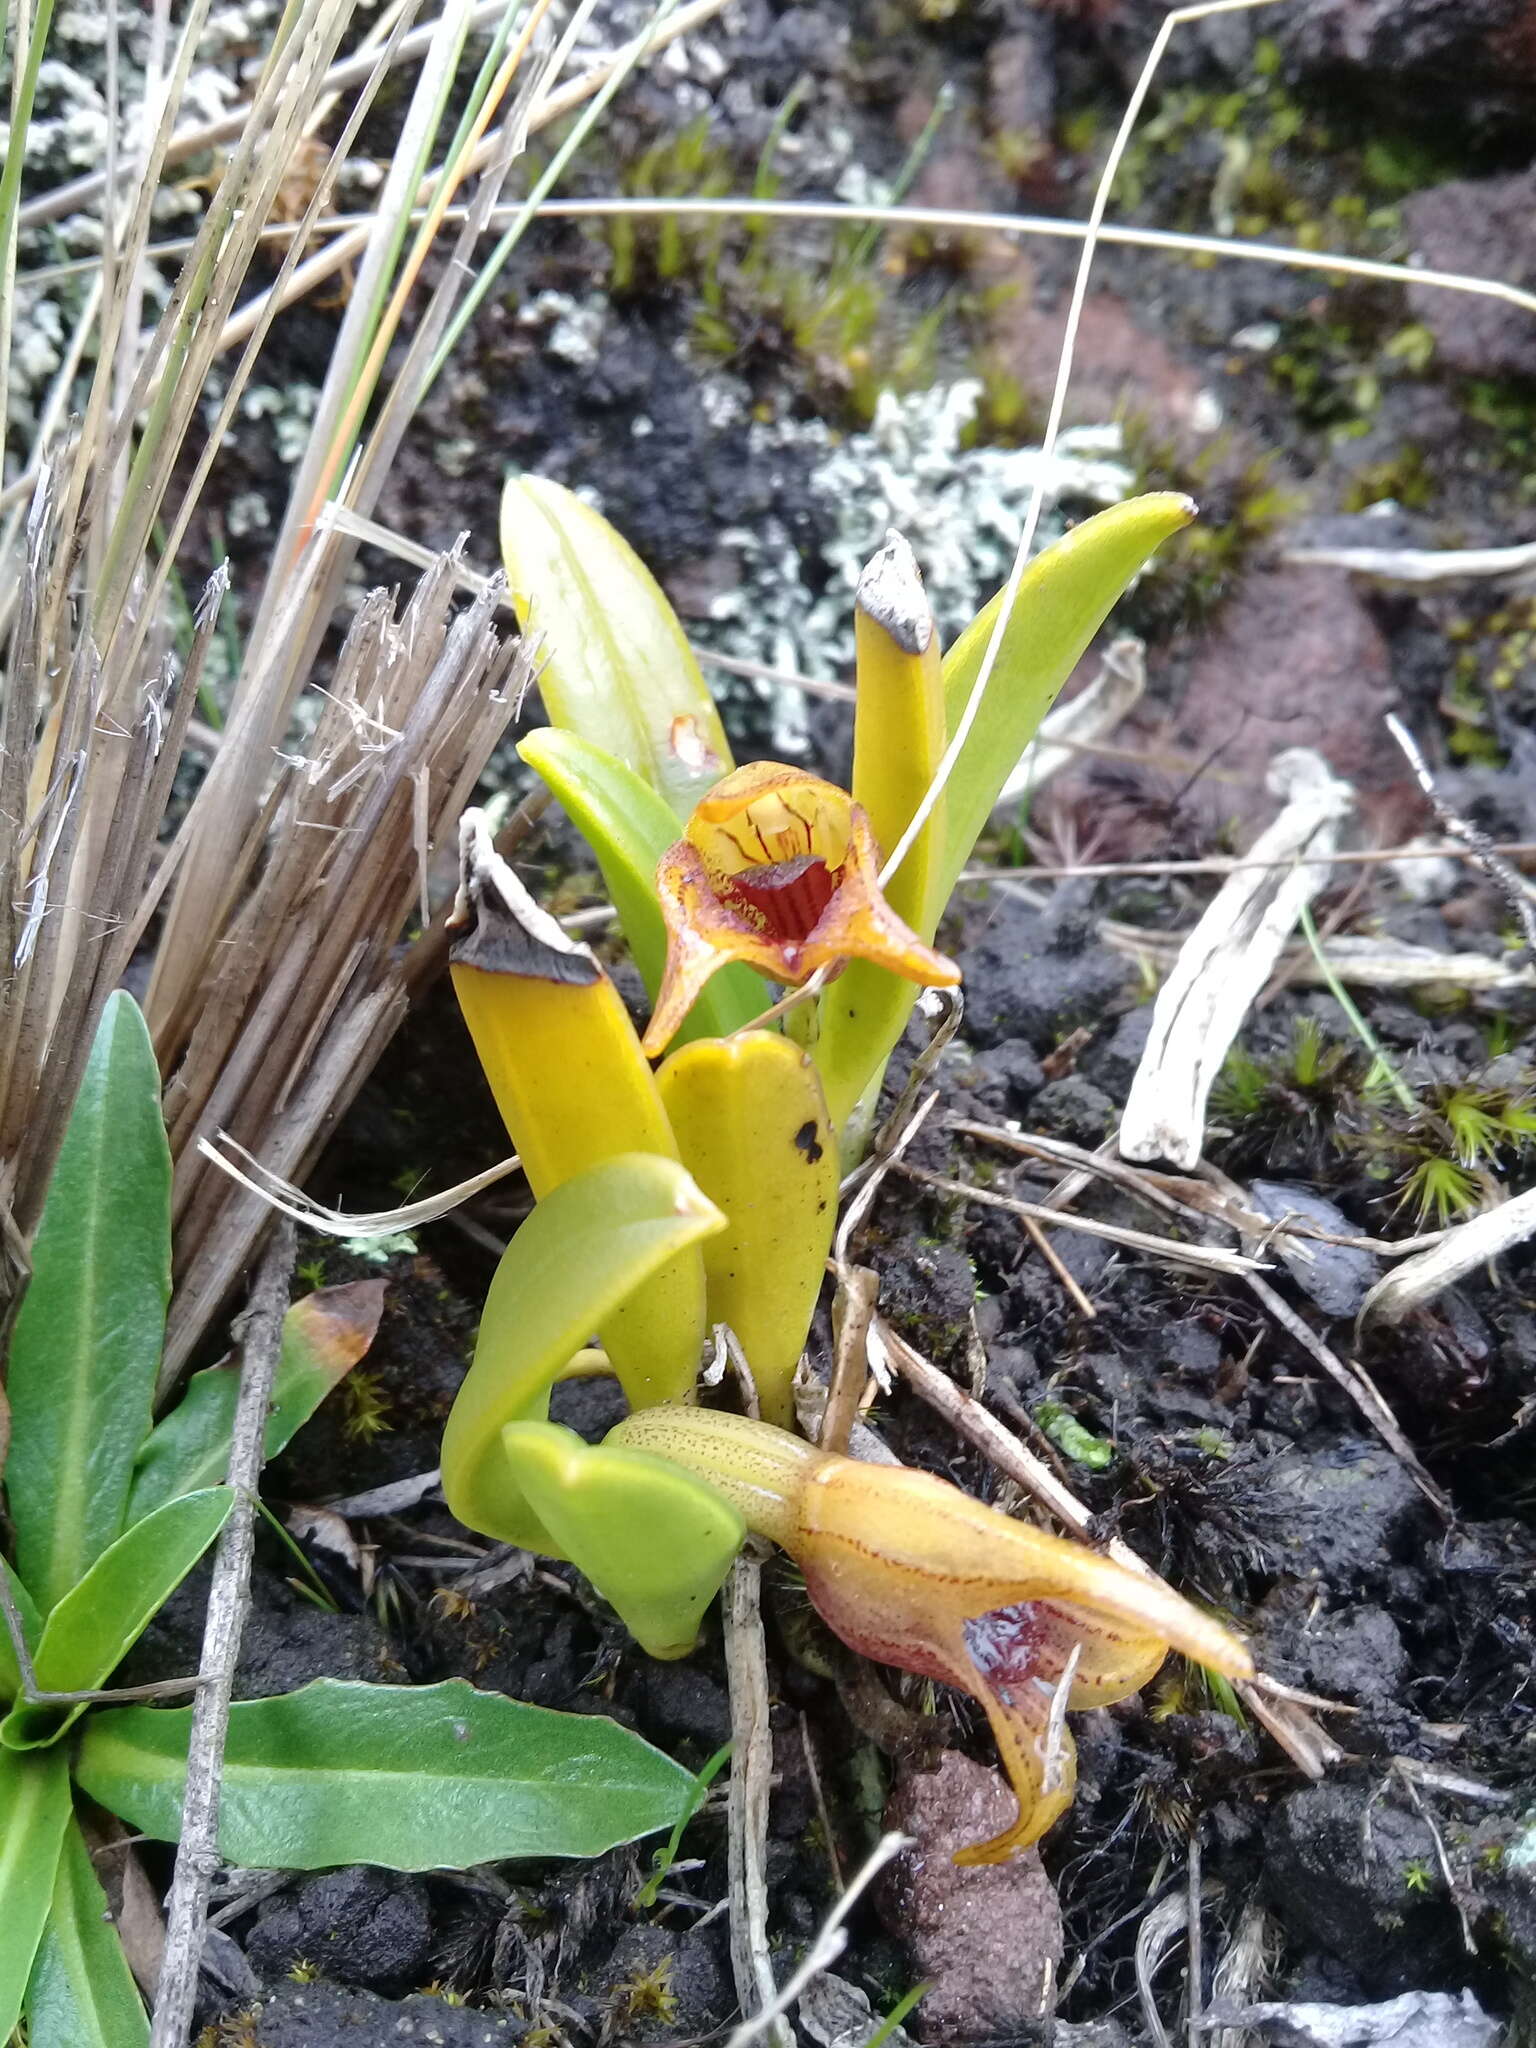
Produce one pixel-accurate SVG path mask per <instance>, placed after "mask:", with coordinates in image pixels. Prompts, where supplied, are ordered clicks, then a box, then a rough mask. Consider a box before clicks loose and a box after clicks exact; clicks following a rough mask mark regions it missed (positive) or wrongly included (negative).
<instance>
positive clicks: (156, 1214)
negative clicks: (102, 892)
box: [6, 991, 171, 1614]
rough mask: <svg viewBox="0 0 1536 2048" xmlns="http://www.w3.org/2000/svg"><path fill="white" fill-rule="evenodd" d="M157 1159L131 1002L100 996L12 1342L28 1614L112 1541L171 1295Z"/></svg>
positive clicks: (145, 1058)
mask: <svg viewBox="0 0 1536 2048" xmlns="http://www.w3.org/2000/svg"><path fill="white" fill-rule="evenodd" d="M170 1190H171V1155H170V1151H169V1148H168V1147H167V1145H166V1142H165V1126H164V1124H163V1122H162V1121H161V1116H160V1074H159V1070H158V1068H157V1067H156V1065H155V1054H154V1048H153V1046H152V1045H151V1044H150V1039H149V1032H148V1030H147V1029H146V1028H145V1024H144V1019H143V1017H142V1016H141V1015H140V1014H139V1011H138V1007H137V1005H136V1004H135V1003H134V1000H133V998H132V997H131V996H129V995H125V994H123V993H122V992H121V991H119V992H118V993H117V994H115V995H114V996H112V997H111V999H110V1000H109V1001H108V1003H107V1007H106V1011H105V1013H104V1014H103V1016H102V1020H101V1026H100V1029H99V1030H98V1031H97V1033H96V1043H95V1045H94V1046H93V1047H92V1049H91V1057H90V1060H89V1063H88V1064H87V1066H86V1070H85V1079H84V1080H83V1081H82V1083H81V1086H80V1094H79V1097H78V1099H77V1101H76V1103H75V1107H74V1112H73V1114H72V1115H71V1117H70V1121H69V1131H68V1134H67V1135H66V1137H65V1140H64V1148H63V1151H62V1152H61V1153H60V1155H59V1164H58V1168H57V1170H56V1172H55V1173H54V1176H53V1183H52V1186H51V1187H50V1188H49V1191H48V1203H47V1207H46V1208H45V1210H44V1212H43V1220H42V1223H41V1224H40V1226H39V1228H38V1233H37V1240H36V1243H35V1244H34V1246H33V1251H32V1283H31V1285H30V1286H29V1287H28V1289H27V1293H26V1298H25V1300H24V1301H23V1302H22V1305H21V1313H20V1314H19V1316H18V1317H17V1319H16V1334H15V1337H14V1339H13V1342H12V1347H11V1365H10V1376H9V1382H8V1386H9V1393H10V1399H11V1451H10V1458H9V1462H8V1464H7V1467H6V1484H7V1488H8V1491H9V1498H10V1508H11V1517H12V1520H13V1522H14V1524H15V1529H16V1552H15V1556H16V1568H17V1570H18V1571H19V1572H20V1574H21V1576H22V1578H23V1579H25V1581H26V1583H27V1588H28V1590H29V1591H30V1593H31V1594H32V1597H33V1598H34V1599H35V1600H36V1602H37V1604H38V1606H39V1608H40V1609H41V1610H42V1612H43V1613H45V1614H46V1613H47V1611H48V1609H49V1608H50V1607H52V1606H53V1605H54V1604H55V1602H56V1601H58V1600H60V1599H62V1597H63V1596H64V1594H65V1593H67V1592H68V1591H69V1589H70V1587H71V1586H72V1585H74V1583H75V1581H76V1580H77V1579H78V1578H79V1577H80V1575H81V1574H82V1572H84V1571H85V1570H86V1569H87V1568H88V1566H90V1565H91V1564H92V1563H93V1562H94V1560H95V1559H96V1558H98V1557H100V1555H101V1553H102V1552H103V1551H104V1550H105V1549H106V1547H107V1545H108V1544H109V1543H111V1542H113V1541H115V1540H116V1538H117V1537H118V1536H120V1535H121V1534H122V1530H123V1523H124V1512H125V1510H126V1508H127V1505H128V1490H129V1487H130V1485H131V1483H132V1479H133V1463H134V1459H135V1458H136V1457H137V1456H138V1454H139V1447H140V1445H141V1444H142V1443H143V1441H144V1439H145V1437H146V1436H147V1435H148V1434H149V1425H150V1402H151V1399H152V1397H153V1394H154V1385H155V1373H156V1371H157V1369H158V1367H159V1364H160V1347H161V1343H162V1341H163V1338H164V1335H165V1305H166V1302H167V1300H168V1299H169V1297H170V1291H171V1217H170Z"/></svg>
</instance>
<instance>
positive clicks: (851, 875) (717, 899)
mask: <svg viewBox="0 0 1536 2048" xmlns="http://www.w3.org/2000/svg"><path fill="white" fill-rule="evenodd" d="M656 887H657V890H658V893H659V894H660V897H661V909H662V916H663V918H664V919H665V922H666V928H667V963H666V969H665V972H664V974H663V976H662V983H661V988H660V989H659V991H658V992H657V996H656V1008H655V1011H654V1014H653V1015H652V1017H651V1021H650V1025H649V1027H648V1028H647V1030H646V1034H645V1039H644V1045H645V1050H646V1052H647V1053H648V1054H649V1055H650V1056H651V1057H652V1058H654V1057H655V1056H656V1055H657V1054H658V1053H660V1052H661V1051H663V1050H664V1048H665V1047H666V1045H667V1043H668V1041H669V1040H670V1039H671V1038H672V1036H673V1035H674V1033H675V1032H676V1031H677V1028H678V1026H679V1025H680V1024H681V1023H682V1021H683V1019H684V1017H685V1016H686V1015H687V1014H688V1010H689V1008H690V1006H691V1005H692V1003H693V1001H694V999H695V998H696V997H697V995H698V993H699V991H700V989H702V988H703V987H704V985H705V983H706V982H707V981H708V980H709V979H710V977H711V976H712V975H713V974H715V973H716V972H718V970H719V969H720V968H722V967H724V966H725V965H726V964H727V962H728V961H731V960H742V961H745V962H746V964H747V965H748V966H749V967H755V968H756V969H757V970H758V971H759V972H760V973H762V974H766V975H767V976H769V977H770V978H771V979H772V980H774V981H777V982H781V983H783V984H784V985H785V986H787V987H789V988H799V987H800V986H801V985H802V984H803V983H804V982H806V981H808V980H809V979H810V977H811V976H812V975H813V974H814V973H815V972H816V970H817V969H818V968H821V967H830V968H833V969H837V968H840V967H842V966H843V965H844V963H845V962H847V961H849V960H869V961H872V962H874V964H875V965H876V966H879V967H886V968H889V969H890V971H891V973H893V974H897V975H900V976H901V977H902V979H903V980H905V981H915V982H919V983H921V984H922V985H923V986H925V987H936V986H943V987H953V986H954V984H955V983H956V982H958V981H959V979H960V970H959V969H958V968H957V967H956V966H955V964H954V962H953V961H952V960H947V959H946V958H945V957H944V955H943V954H942V953H936V952H935V951H934V950H933V948H932V947H931V946H927V945H925V944H924V943H923V941H922V940H921V939H920V938H919V937H918V935H917V933H916V932H914V931H913V930H912V929H911V928H910V926H908V925H906V924H904V923H903V921H902V920H901V919H900V918H899V917H898V916H897V915H896V913H895V911H894V910H892V909H891V907H890V905H889V904H888V903H887V902H886V900H885V898H884V896H883V895H882V894H881V891H880V849H879V847H878V846H877V845H876V844H875V838H874V834H873V832H872V831H871V829H870V823H869V819H868V817H867V816H866V815H865V813H864V811H863V809H862V807H861V806H860V805H858V804H856V803H855V802H854V801H853V799H852V798H851V797H850V796H849V795H848V793H847V791H846V790H841V789H839V788H838V787H837V786H836V784H835V783H831V782H824V781H823V780H822V779H821V777H820V776H819V775H808V774H806V773H805V771H804V770H803V769H800V768H787V767H785V766H783V765H782V764H781V763H779V762H776V761H757V762H754V763H753V764H752V765H751V766H750V767H747V768H738V769H737V770H736V771H735V772H734V773H733V774H730V775H727V776H726V777H725V779H724V780H723V781H721V782H718V783H716V785H715V787H714V788H713V789H712V790H711V791H710V793H709V795H708V796H706V797H705V798H704V799H703V801H702V802H701V803H699V804H698V805H697V806H696V807H695V809H694V812H693V815H692V816H691V817H690V818H689V820H688V824H687V827H686V830H685V833H684V836H683V838H681V839H680V840H678V842H677V844H676V845H675V846H671V847H669V848H668V849H667V851H666V852H665V853H664V854H663V855H662V857H661V861H660V864H659V865H658V867H657V870H656Z"/></svg>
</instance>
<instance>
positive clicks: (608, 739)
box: [501, 476, 732, 818]
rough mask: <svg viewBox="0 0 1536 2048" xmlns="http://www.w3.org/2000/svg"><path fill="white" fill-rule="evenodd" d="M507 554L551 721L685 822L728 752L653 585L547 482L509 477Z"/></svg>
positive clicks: (604, 528) (587, 514) (726, 762)
mask: <svg viewBox="0 0 1536 2048" xmlns="http://www.w3.org/2000/svg"><path fill="white" fill-rule="evenodd" d="M501 552H502V559H503V561H504V562H505V564H506V570H507V578H508V581H509V583H510V585H511V591H512V601H513V603H514V604H515V605H516V607H517V616H518V619H519V620H520V622H521V624H522V627H523V630H524V632H525V633H528V634H530V635H531V636H532V637H533V638H534V640H535V641H536V643H537V645H538V650H539V659H540V663H541V667H540V671H539V691H540V694H541V695H542V697H543V699H544V708H545V709H546V711H548V713H549V716H550V720H551V722H552V723H553V724H555V725H558V726H563V727H564V728H565V729H566V730H567V731H568V732H577V733H580V734H581V735H582V736H583V738H585V739H589V740H592V741H594V742H595V743H596V744H597V745H598V746H600V747H605V748H606V749H607V750H608V752H609V753H611V754H615V755H617V757H618V758H619V759H620V760H621V761H623V762H624V763H625V764H626V765H627V766H628V767H630V768H632V769H633V770H634V771H635V773H636V774H637V775H638V776H640V777H641V778H642V779H643V780H644V781H645V782H647V783H649V784H650V786H651V788H652V789H654V790H656V791H657V793H658V794H659V795H661V796H663V797H665V799H666V800H667V802H668V803H669V804H670V805H671V806H672V808H673V810H674V811H675V812H676V814H677V816H678V817H679V818H685V817H687V815H688V813H689V811H691V810H692V809H693V806H694V804H695V803H696V802H697V800H698V799H699V797H700V796H702V795H703V793H704V791H705V790H707V789H708V788H709V787H710V785H711V784H712V783H714V782H716V781H718V780H719V778H720V777H721V776H722V775H723V774H725V773H726V771H727V770H728V769H729V768H730V767H731V765H732V763H731V752H730V748H729V747H728V745H727V744H726V738H725V730H724V728H723V727H722V725H721V723H720V717H719V714H718V712H717V711H716V710H715V706H714V700H713V698H712V697H711V696H710V694H709V692H708V690H707V689H706V688H705V687H704V679H703V677H702V676H701V675H700V674H699V665H698V663H697V662H696V661H695V660H694V657H693V650H692V649H691V648H690V647H689V645H688V642H687V640H686V638H685V637H684V634H683V629H682V627H681V626H680V625H679V624H678V621H677V614H676V613H675V612H674V611H673V609H672V607H671V605H670V604H668V602H667V600H666V597H665V596H664V595H663V593H662V590H661V587H660V585H659V584H658V583H657V582H656V579H655V577H653V576H652V575H651V573H650V571H649V570H648V569H647V568H646V566H645V564H644V563H643V562H642V561H641V560H640V557H639V556H638V555H637V554H636V553H635V551H634V549H633V548H632V547H631V546H630V545H629V543H628V542H627V541H626V540H624V539H623V538H622V537H621V536H620V535H619V534H618V533H616V532H615V531H614V529H613V527H611V526H610V525H609V523H608V521H607V520H606V519H604V517H603V516H602V514H601V513H600V512H594V511H593V509H592V507H591V506H590V505H585V504H583V503H582V501H581V499H580V498H578V497H576V496H575V495H574V493H572V492H570V491H568V490H566V489H565V488H564V487H563V486H562V485H560V484H556V483H551V482H550V481H549V480H548V479H547V478H545V477H536V476H521V477H510V478H509V479H508V481H507V485H506V488H505V490H504V491H503V493H502V500H501Z"/></svg>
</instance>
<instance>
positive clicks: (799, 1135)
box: [795, 1117, 821, 1166]
mask: <svg viewBox="0 0 1536 2048" xmlns="http://www.w3.org/2000/svg"><path fill="white" fill-rule="evenodd" d="M816 1128H817V1127H816V1119H815V1118H814V1117H810V1118H807V1120H806V1121H805V1122H804V1123H803V1124H802V1125H801V1126H800V1128H799V1130H798V1131H796V1133H795V1147H796V1149H797V1150H798V1151H801V1152H803V1153H804V1154H805V1157H806V1163H807V1164H808V1165H810V1166H814V1165H815V1164H816V1162H817V1160H818V1159H819V1158H820V1157H821V1146H820V1144H819V1143H818V1142H817V1138H816Z"/></svg>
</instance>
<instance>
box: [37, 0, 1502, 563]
mask: <svg viewBox="0 0 1536 2048" xmlns="http://www.w3.org/2000/svg"><path fill="white" fill-rule="evenodd" d="M710 4H711V7H712V8H713V7H714V6H715V5H717V4H718V0H710ZM1253 4H1254V5H1255V6H1267V5H1268V4H1270V0H1253ZM673 32H674V33H676V29H675V25H674V27H673ZM661 40H662V38H661V36H658V37H657V41H658V43H659V42H660V41H661ZM539 213H540V215H541V216H543V217H544V218H546V219H550V220H622V219H625V218H629V219H635V220H644V219H652V220H655V219H666V218H670V217H673V216H675V217H677V218H679V219H683V218H688V217H711V216H713V217H716V218H720V219H726V220H742V219H755V218H757V217H758V216H761V217H762V218H763V219H765V220H777V221H783V222H785V223H786V224H789V225H796V224H809V223H813V222H817V221H825V222H828V223H830V224H833V225H836V224H838V223H840V222H841V223H850V222H854V221H868V222H870V223H871V224H873V225H875V226H877V227H886V228H903V227H908V228H919V229H928V230H933V229H948V230H951V231H955V232H959V233H977V234H999V235H1017V236H1020V237H1026V236H1028V237H1033V238H1034V239H1036V240H1039V241H1061V242H1081V241H1084V240H1086V238H1087V235H1088V223H1087V222H1086V221H1081V220H1067V219H1061V218H1059V217H1057V216H1056V215H1053V214H1044V213H988V212H983V211H980V210H975V209H972V208H968V207H941V206H895V205H890V206H877V205H857V204H854V203H853V202H852V201H843V200H833V199H758V198H755V197H753V196H752V195H751V194H749V193H741V194H739V195H736V196H732V195H729V194H727V195H722V196H719V197H715V198H709V199H690V198H688V197H686V196H683V197H668V198H631V197H628V196H619V195H614V196H611V197H599V198H583V199H547V200H545V201H544V203H543V204H542V205H541V206H540V208H539ZM414 217H415V218H420V217H421V215H420V214H419V213H418V215H416V216H414ZM512 217H513V210H512V209H509V208H498V209H497V210H496V211H495V213H493V215H492V219H491V224H492V226H495V227H499V226H500V225H501V224H502V222H503V221H504V220H506V219H509V218H512ZM447 218H448V220H450V221H454V220H461V219H462V218H463V209H462V208H456V207H450V208H449V210H448V215H447ZM373 219H374V215H372V214H370V213H342V214H333V215H330V216H329V217H328V218H326V219H324V220H322V221H321V222H320V227H321V229H322V230H323V231H324V232H325V233H327V234H338V235H339V234H341V233H343V232H346V233H355V234H357V235H359V237H360V238H361V236H362V235H364V234H365V233H366V231H367V228H368V225H369V223H370V221H372V220H373ZM294 232H295V229H294V227H293V224H292V223H291V222H289V221H271V222H269V223H268V224H267V225H266V226H265V227H264V228H263V230H262V235H263V239H265V240H267V241H281V240H284V239H286V238H288V237H291V236H292V235H293V234H294ZM1095 239H1096V240H1097V241H1098V243H1099V244H1100V245H1101V246H1105V247H1113V248H1120V249H1160V250H1163V251H1165V252H1166V253H1167V254H1169V255H1172V256H1214V257H1220V258H1222V259H1235V260H1236V261H1238V262H1245V263H1265V264H1269V265H1271V266H1272V267H1274V268H1277V269H1281V270H1303V271H1314V272H1322V273H1324V274H1326V275H1328V276H1338V277H1360V278H1368V279H1371V280H1373V281H1375V282H1378V283H1382V284H1403V285H1410V284H1411V285H1428V286H1430V287H1432V288H1433V289H1435V290H1437V291H1448V292H1465V293H1467V294H1469V295H1470V296H1472V297H1474V298H1484V299H1494V300H1497V301H1498V302H1499V303H1500V304H1501V305H1506V306H1515V307H1518V308H1519V310H1520V311H1521V312H1524V313H1536V292H1529V291H1526V290H1524V289H1523V288H1522V287H1521V286H1520V285H1515V284H1509V283H1507V282H1506V281H1505V280H1504V279H1502V278H1492V277H1472V276H1469V275H1468V274H1467V273H1465V272H1463V271H1458V270H1435V269H1431V268H1429V267H1428V266H1425V267H1424V268H1422V269H1421V268H1420V267H1419V266H1417V265H1415V264H1409V263H1392V262H1389V261H1387V260H1386V259H1385V258H1378V257H1372V256H1346V255H1344V254H1342V253H1335V252H1332V251H1329V250H1326V249H1298V248H1295V247H1293V246H1291V245H1290V244H1288V243H1285V242H1259V241H1250V240H1248V239H1246V238H1244V237H1243V236H1241V235H1196V234H1191V233H1188V232H1186V231H1185V230H1184V229H1182V228H1149V227H1138V226H1136V225H1135V224H1134V223H1132V222H1128V221H1105V222H1104V223H1103V224H1102V225H1101V226H1100V228H1099V231H1098V234H1097V236H1096V238H1095ZM190 246H191V244H190V242H189V241H187V240H186V239H185V238H183V239H181V240H173V241H166V242H161V243H157V244H156V245H155V248H154V250H153V251H152V252H151V253H152V254H154V255H156V256H162V257H174V256H182V255H185V253H186V251H187V250H188V248H190ZM344 260H345V258H344V257H338V258H337V260H336V261H335V262H333V263H328V264H327V267H326V268H325V269H324V270H323V271H321V272H320V273H319V274H318V275H317V276H316V277H315V278H314V279H313V280H312V282H314V283H319V282H321V281H322V280H323V278H325V277H329V276H331V275H332V274H333V272H334V271H335V270H337V269H339V268H340V265H341V262H342V261H344ZM97 268H99V258H97V257H95V256H79V257H74V258H71V259H70V260H69V261H68V262H63V263H50V264H45V265H40V266H39V267H38V268H37V269H36V270H30V271H28V272H27V273H26V276H25V277H24V279H23V280H22V281H23V283H25V284H28V285H35V284H53V283H58V282H60V281H62V280H63V279H65V278H69V277H85V276H88V275H89V274H90V273H91V272H92V271H93V270H95V269H97ZM1362 553H1368V554H1369V556H1370V559H1369V560H1367V561H1363V562H1361V563H1360V564H1359V565H1358V566H1360V567H1362V568H1364V569H1366V570H1368V571H1370V572H1371V573H1381V574H1385V575H1390V574H1392V571H1391V570H1390V569H1385V568H1384V569H1381V570H1380V571H1377V570H1376V569H1375V566H1374V565H1375V563H1376V561H1377V559H1378V557H1377V555H1376V551H1374V550H1369V551H1362ZM1289 559H1292V560H1300V559H1302V557H1301V556H1300V555H1299V554H1298V555H1294V556H1292V557H1290V558H1289ZM1313 559H1316V560H1327V561H1332V560H1334V559H1335V556H1334V555H1333V554H1331V553H1328V552H1326V551H1321V550H1320V551H1318V553H1317V554H1316V555H1315V556H1314V557H1313ZM1343 566H1345V567H1354V566H1356V564H1354V563H1353V562H1346V563H1345V564H1344V565H1343ZM1457 573H1460V572H1459V571H1458V572H1457ZM1466 573H1467V574H1469V575H1470V574H1477V573H1480V572H1479V571H1478V570H1476V569H1475V568H1469V569H1468V570H1467V571H1466ZM1487 573H1490V574H1492V573H1495V571H1493V570H1489V571H1488V572H1487ZM1499 573H1502V571H1500V572H1499ZM1410 575H1411V572H1410ZM1414 580H1416V579H1414Z"/></svg>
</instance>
